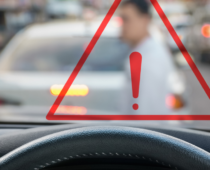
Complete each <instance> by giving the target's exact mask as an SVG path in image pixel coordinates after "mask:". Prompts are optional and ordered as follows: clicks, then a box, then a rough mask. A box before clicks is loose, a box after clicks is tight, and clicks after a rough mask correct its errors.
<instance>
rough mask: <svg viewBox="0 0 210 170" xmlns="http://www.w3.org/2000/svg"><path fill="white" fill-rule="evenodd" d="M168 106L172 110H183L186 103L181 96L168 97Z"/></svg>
mask: <svg viewBox="0 0 210 170" xmlns="http://www.w3.org/2000/svg"><path fill="white" fill-rule="evenodd" d="M166 105H167V106H168V107H169V108H170V109H174V110H177V109H181V108H183V107H184V101H183V99H182V97H181V96H179V95H168V96H167V97H166Z"/></svg>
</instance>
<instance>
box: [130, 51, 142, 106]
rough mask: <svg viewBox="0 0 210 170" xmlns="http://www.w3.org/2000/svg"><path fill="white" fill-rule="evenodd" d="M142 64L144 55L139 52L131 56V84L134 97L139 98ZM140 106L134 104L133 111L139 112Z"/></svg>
mask: <svg viewBox="0 0 210 170" xmlns="http://www.w3.org/2000/svg"><path fill="white" fill-rule="evenodd" d="M141 64H142V55H141V54H140V53H138V52H133V53H132V54H131V55H130V68H131V84H132V91H133V97H134V98H138V97H139V87H140V76H141ZM138 108H139V105H138V104H136V103H135V104H134V105H133V109H134V110H138Z"/></svg>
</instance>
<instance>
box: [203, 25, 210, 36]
mask: <svg viewBox="0 0 210 170" xmlns="http://www.w3.org/2000/svg"><path fill="white" fill-rule="evenodd" d="M201 33H202V35H203V36H204V37H206V38H210V24H205V25H203V27H202V29H201Z"/></svg>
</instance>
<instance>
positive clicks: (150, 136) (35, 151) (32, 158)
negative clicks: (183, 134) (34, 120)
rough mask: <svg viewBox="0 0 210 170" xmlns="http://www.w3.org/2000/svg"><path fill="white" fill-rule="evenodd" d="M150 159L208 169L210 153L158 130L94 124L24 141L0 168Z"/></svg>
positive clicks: (35, 168)
mask: <svg viewBox="0 0 210 170" xmlns="http://www.w3.org/2000/svg"><path fill="white" fill-rule="evenodd" d="M113 154H114V155H118V156H119V157H124V156H126V155H127V156H131V157H135V158H139V159H141V158H142V157H144V158H151V159H153V160H156V161H157V162H160V163H162V162H164V163H165V164H167V165H169V166H172V167H173V168H174V169H183V170H197V169H202V170H209V169H210V154H209V153H208V152H206V151H204V150H202V149H200V148H198V147H196V146H194V145H192V144H190V143H187V142H185V141H182V140H179V139H177V138H174V137H171V136H168V135H165V134H161V133H158V132H154V131H150V130H145V129H138V128H130V127H119V126H117V127H115V126H112V127H109V126H98V127H96V126H94V127H85V128H77V129H71V130H66V131H62V132H58V133H55V134H52V135H48V136H45V137H42V138H40V139H37V140H34V141H32V142H30V143H28V144H25V145H23V146H21V147H19V148H17V149H15V150H14V151H12V152H10V153H8V154H6V155H5V156H3V157H1V158H0V169H1V170H20V169H21V170H40V169H43V168H45V167H47V166H49V165H52V164H55V163H56V162H61V161H65V160H68V159H77V158H80V157H84V158H85V157H86V156H90V155H92V156H91V157H97V156H100V157H111V156H113Z"/></svg>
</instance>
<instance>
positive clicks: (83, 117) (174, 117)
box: [46, 0, 210, 120]
mask: <svg viewBox="0 0 210 170" xmlns="http://www.w3.org/2000/svg"><path fill="white" fill-rule="evenodd" d="M121 1H122V0H115V1H114V3H113V5H112V6H111V8H110V10H109V11H108V13H107V15H106V17H105V18H104V20H103V22H102V23H101V25H100V27H99V28H98V30H97V32H96V33H95V35H94V37H93V38H92V40H91V42H90V43H89V45H88V47H87V48H86V50H85V52H84V54H83V55H82V57H81V59H80V60H79V62H78V64H77V65H76V67H75V69H74V70H73V72H72V74H71V75H70V77H69V79H68V80H67V82H66V84H65V85H64V87H63V89H62V90H61V92H60V94H59V95H58V97H57V99H56V100H55V102H54V104H53V105H52V107H51V108H50V111H49V113H48V114H47V116H46V118H47V120H210V115H55V112H56V110H57V109H58V107H59V106H60V104H61V102H62V100H63V98H64V97H65V95H66V93H67V92H68V90H69V88H70V87H71V85H72V84H73V82H74V80H75V78H76V77H77V75H78V73H79V72H80V70H81V68H82V67H83V65H84V63H85V62H86V60H87V58H88V57H89V55H90V53H91V52H92V50H93V48H94V47H95V45H96V43H97V42H98V40H99V38H100V36H101V35H102V33H103V31H104V30H105V28H106V26H107V25H108V23H109V21H110V20H111V18H112V16H113V14H114V13H115V11H116V9H117V8H118V6H119V5H120V3H121ZM150 1H151V3H152V5H153V6H154V8H155V9H156V11H157V13H158V14H159V16H160V18H161V19H162V21H163V23H164V24H165V26H166V28H167V29H168V31H169V33H170V34H171V36H172V37H173V39H174V41H175V42H176V44H177V46H178V47H179V49H180V51H181V52H182V54H183V56H184V58H185V59H186V61H187V63H188V64H189V66H190V68H191V69H192V71H193V73H194V74H195V76H196V77H197V79H198V81H199V83H200V84H201V86H202V87H203V89H204V91H205V92H206V94H207V96H208V97H209V99H210V88H209V86H208V84H207V83H206V81H205V79H204V78H203V76H202V75H201V73H200V71H199V70H198V68H197V66H196V65H195V63H194V61H193V60H192V58H191V56H190V54H189V53H188V51H187V49H186V48H185V46H184V45H183V43H182V41H181V40H180V38H179V36H178V35H177V33H176V31H175V30H174V28H173V26H172V25H171V23H170V21H169V20H168V18H167V16H166V15H165V13H164V12H163V10H162V8H161V7H160V5H159V3H158V1H157V0H150Z"/></svg>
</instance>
